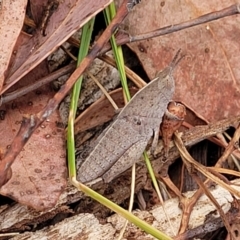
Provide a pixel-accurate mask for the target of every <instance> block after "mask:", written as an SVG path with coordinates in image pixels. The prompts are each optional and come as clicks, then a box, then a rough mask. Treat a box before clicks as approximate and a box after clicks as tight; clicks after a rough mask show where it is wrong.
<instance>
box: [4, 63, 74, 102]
mask: <svg viewBox="0 0 240 240" xmlns="http://www.w3.org/2000/svg"><path fill="white" fill-rule="evenodd" d="M75 68H76V63H71V64H69V65H67V66H65V67H63V68H61V69H59V70H57V71H55V72H53V73H50V74H49V75H48V76H46V77H43V78H41V79H39V80H38V81H36V82H35V83H33V84H31V85H28V86H25V87H22V88H19V89H17V90H16V91H13V92H10V93H6V94H4V95H3V96H1V100H0V103H1V104H4V103H7V102H10V101H12V100H14V99H17V98H19V97H21V96H23V95H25V94H27V93H29V92H31V91H34V90H36V89H38V88H39V87H41V86H43V85H45V84H47V83H50V82H52V81H54V80H55V79H57V78H59V77H61V76H62V75H64V74H67V73H70V72H72V71H73V70H74V69H75Z"/></svg>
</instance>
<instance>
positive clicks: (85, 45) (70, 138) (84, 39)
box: [67, 18, 95, 179]
mask: <svg viewBox="0 0 240 240" xmlns="http://www.w3.org/2000/svg"><path fill="white" fill-rule="evenodd" d="M94 21H95V18H92V19H91V20H89V22H87V23H86V24H85V25H84V27H83V29H82V36H81V43H80V48H79V54H78V61H77V65H79V64H80V62H81V61H82V59H83V58H84V57H85V56H86V55H87V53H88V49H89V45H90V40H91V36H92V30H93V24H94ZM82 79H83V77H82V76H80V77H79V79H78V80H77V82H76V83H75V85H74V87H73V91H72V96H71V103H70V110H69V118H68V133H67V149H68V150H67V151H68V171H69V177H70V179H71V177H76V164H75V140H74V120H75V116H76V110H77V103H78V99H79V95H80V89H81V85H82Z"/></svg>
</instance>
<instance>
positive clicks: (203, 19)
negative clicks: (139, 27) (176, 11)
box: [101, 4, 240, 54]
mask: <svg viewBox="0 0 240 240" xmlns="http://www.w3.org/2000/svg"><path fill="white" fill-rule="evenodd" d="M239 12H240V4H234V5H231V6H230V7H227V8H224V9H222V10H219V11H215V12H211V13H208V14H205V15H202V16H200V17H198V18H195V19H192V20H189V21H186V22H183V23H179V24H175V25H170V26H166V27H163V28H160V29H157V30H155V31H152V32H148V33H144V34H140V35H137V36H130V35H128V34H119V35H118V36H117V37H116V41H117V44H118V45H123V44H126V43H130V42H136V41H140V40H144V39H149V38H154V37H158V36H163V35H166V34H169V33H173V32H178V31H181V30H183V29H186V28H190V27H194V26H197V25H200V24H203V23H207V22H211V21H215V20H217V19H220V18H224V17H228V16H232V15H234V14H239ZM110 48H111V47H110V45H109V44H108V45H106V46H104V48H103V49H102V51H101V54H103V53H105V52H107V51H108V50H109V49H110Z"/></svg>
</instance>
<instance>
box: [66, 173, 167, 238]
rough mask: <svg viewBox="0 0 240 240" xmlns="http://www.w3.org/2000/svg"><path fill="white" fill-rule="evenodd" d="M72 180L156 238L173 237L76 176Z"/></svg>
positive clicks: (81, 188) (87, 192)
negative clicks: (78, 179)
mask: <svg viewBox="0 0 240 240" xmlns="http://www.w3.org/2000/svg"><path fill="white" fill-rule="evenodd" d="M71 182H72V183H73V185H74V186H75V187H76V188H77V189H79V190H81V191H83V192H84V193H86V194H87V195H89V196H91V197H92V198H93V199H95V200H97V201H98V202H100V203H101V204H103V205H104V206H106V207H108V208H110V209H111V210H113V211H114V212H116V213H118V214H119V215H121V216H122V217H124V218H126V219H127V220H128V221H130V222H132V223H133V224H134V225H136V226H138V227H139V228H141V229H142V230H143V231H145V232H147V233H149V234H151V235H152V236H154V237H155V238H157V239H161V240H171V239H172V238H170V237H168V236H167V235H165V234H164V233H162V232H160V231H158V230H157V229H156V228H154V227H152V226H151V225H149V224H148V223H146V222H145V221H143V220H141V219H139V218H138V217H136V216H134V215H133V214H132V213H130V212H128V211H127V210H125V209H123V208H121V207H119V206H118V205H117V204H115V203H113V202H111V201H110V200H108V199H107V198H105V197H103V196H102V195H100V194H99V193H97V192H95V191H93V190H92V189H91V188H89V187H87V186H86V185H84V184H82V183H80V182H78V181H77V180H76V178H75V177H73V178H72V179H71Z"/></svg>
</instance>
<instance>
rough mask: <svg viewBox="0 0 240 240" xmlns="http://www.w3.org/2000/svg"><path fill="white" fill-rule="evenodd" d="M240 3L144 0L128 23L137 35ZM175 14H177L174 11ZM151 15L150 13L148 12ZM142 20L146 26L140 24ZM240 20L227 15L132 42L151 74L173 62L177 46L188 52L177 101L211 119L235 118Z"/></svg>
mask: <svg viewBox="0 0 240 240" xmlns="http://www.w3.org/2000/svg"><path fill="white" fill-rule="evenodd" d="M235 3H236V2H235V1H233V0H227V1H222V0H219V1H214V2H211V1H199V0H194V1H182V2H181V3H179V2H176V1H162V2H161V4H160V2H159V1H158V0H153V1H151V4H149V1H147V0H143V1H142V2H141V4H139V5H137V6H136V8H135V9H134V11H133V12H132V13H131V14H130V15H129V17H128V18H127V20H126V21H125V24H126V25H127V26H128V27H129V32H130V34H131V35H132V36H135V35H138V34H142V33H145V32H151V31H153V30H155V29H158V28H161V27H165V26H169V25H172V24H177V23H181V22H184V21H187V20H189V19H194V18H197V17H199V16H201V15H203V14H206V13H210V12H213V11H217V10H221V9H223V8H225V7H228V6H230V5H232V4H235ZM173 12H174V14H173ZM146 13H149V14H146ZM139 19H141V24H139ZM239 23H240V18H239V17H237V16H230V17H225V18H222V19H220V20H217V21H213V22H210V23H209V24H203V25H200V26H195V27H192V28H189V29H186V30H182V31H179V32H176V33H173V34H169V35H165V36H161V37H157V38H152V39H148V40H147V41H140V42H134V43H130V44H129V47H130V48H131V49H132V50H133V51H134V52H135V53H136V54H137V55H138V57H139V59H140V60H141V62H142V65H143V67H144V68H145V70H146V72H147V74H148V76H149V77H150V79H152V78H153V77H154V76H155V74H156V72H157V71H159V70H160V69H162V68H163V67H164V66H166V64H167V63H168V62H169V61H170V59H171V56H172V55H174V53H175V52H176V50H177V49H179V48H182V50H183V51H185V53H187V55H186V58H185V60H184V61H182V62H181V64H180V65H181V66H180V67H178V69H177V71H176V73H175V76H176V77H175V79H176V91H175V96H174V100H175V101H178V102H179V101H180V102H184V103H187V104H188V105H189V106H190V107H191V108H192V109H194V110H195V111H196V112H198V113H199V114H200V115H202V116H203V117H204V118H205V119H207V120H208V121H214V120H219V119H222V118H223V117H228V116H236V115H237V114H238V112H239V111H236V109H239V108H240V102H239V101H238V99H239V98H240V91H239V81H240V72H239V70H238V69H239V66H238V65H239V61H238V53H239V52H240V42H239V36H240V29H239Z"/></svg>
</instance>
